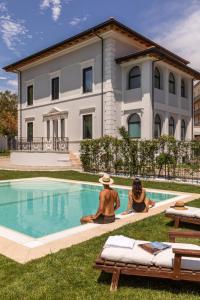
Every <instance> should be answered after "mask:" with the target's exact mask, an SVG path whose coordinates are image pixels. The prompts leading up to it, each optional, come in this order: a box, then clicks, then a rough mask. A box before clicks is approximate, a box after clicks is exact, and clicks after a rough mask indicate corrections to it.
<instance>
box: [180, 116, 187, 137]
mask: <svg viewBox="0 0 200 300" xmlns="http://www.w3.org/2000/svg"><path fill="white" fill-rule="evenodd" d="M185 135H186V126H185V121H184V120H181V140H182V141H184V140H185Z"/></svg>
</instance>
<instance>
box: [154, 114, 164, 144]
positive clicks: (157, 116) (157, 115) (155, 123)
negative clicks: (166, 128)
mask: <svg viewBox="0 0 200 300" xmlns="http://www.w3.org/2000/svg"><path fill="white" fill-rule="evenodd" d="M156 118H159V122H157V121H156ZM156 125H159V132H160V135H158V136H157V137H156V136H155V129H156ZM161 135H162V121H161V117H160V115H159V114H156V115H155V118H154V138H155V139H158V138H159V137H160V136H161Z"/></svg>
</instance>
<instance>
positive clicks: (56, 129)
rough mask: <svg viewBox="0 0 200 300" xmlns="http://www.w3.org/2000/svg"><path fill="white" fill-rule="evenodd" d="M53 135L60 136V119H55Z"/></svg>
mask: <svg viewBox="0 0 200 300" xmlns="http://www.w3.org/2000/svg"><path fill="white" fill-rule="evenodd" d="M53 137H54V138H57V137H58V120H53Z"/></svg>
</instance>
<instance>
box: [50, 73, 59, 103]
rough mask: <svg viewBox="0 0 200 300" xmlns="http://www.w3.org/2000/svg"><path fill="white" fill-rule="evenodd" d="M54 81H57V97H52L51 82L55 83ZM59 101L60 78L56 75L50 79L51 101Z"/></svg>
mask: <svg viewBox="0 0 200 300" xmlns="http://www.w3.org/2000/svg"><path fill="white" fill-rule="evenodd" d="M55 80H58V91H57V95H55V96H54V90H53V82H55ZM56 96H57V97H56ZM59 99H60V76H58V75H56V76H52V77H51V100H52V101H55V100H59Z"/></svg>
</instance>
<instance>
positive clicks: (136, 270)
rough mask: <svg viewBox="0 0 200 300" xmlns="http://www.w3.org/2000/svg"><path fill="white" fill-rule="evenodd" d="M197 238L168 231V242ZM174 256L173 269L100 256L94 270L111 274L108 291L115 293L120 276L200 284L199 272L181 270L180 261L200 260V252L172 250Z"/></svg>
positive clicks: (198, 234) (199, 234)
mask: <svg viewBox="0 0 200 300" xmlns="http://www.w3.org/2000/svg"><path fill="white" fill-rule="evenodd" d="M178 237H179V238H180V237H184V238H198V239H200V232H197V231H175V230H173V231H170V232H169V241H170V242H175V240H176V238H178ZM173 252H174V254H175V259H174V265H173V268H171V269H168V268H162V267H156V266H146V265H136V264H132V263H122V262H117V261H108V260H104V259H102V258H101V254H100V255H99V257H98V258H97V259H96V261H95V264H94V268H95V269H98V270H101V271H104V272H106V273H111V274H112V281H111V286H110V291H116V290H117V288H118V284H119V277H120V275H121V274H124V275H134V276H145V277H155V278H156V277H157V278H165V279H172V280H177V281H178V280H187V281H194V282H200V271H192V270H191V271H190V270H184V269H181V259H182V257H184V256H187V257H198V258H200V250H187V249H173Z"/></svg>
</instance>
